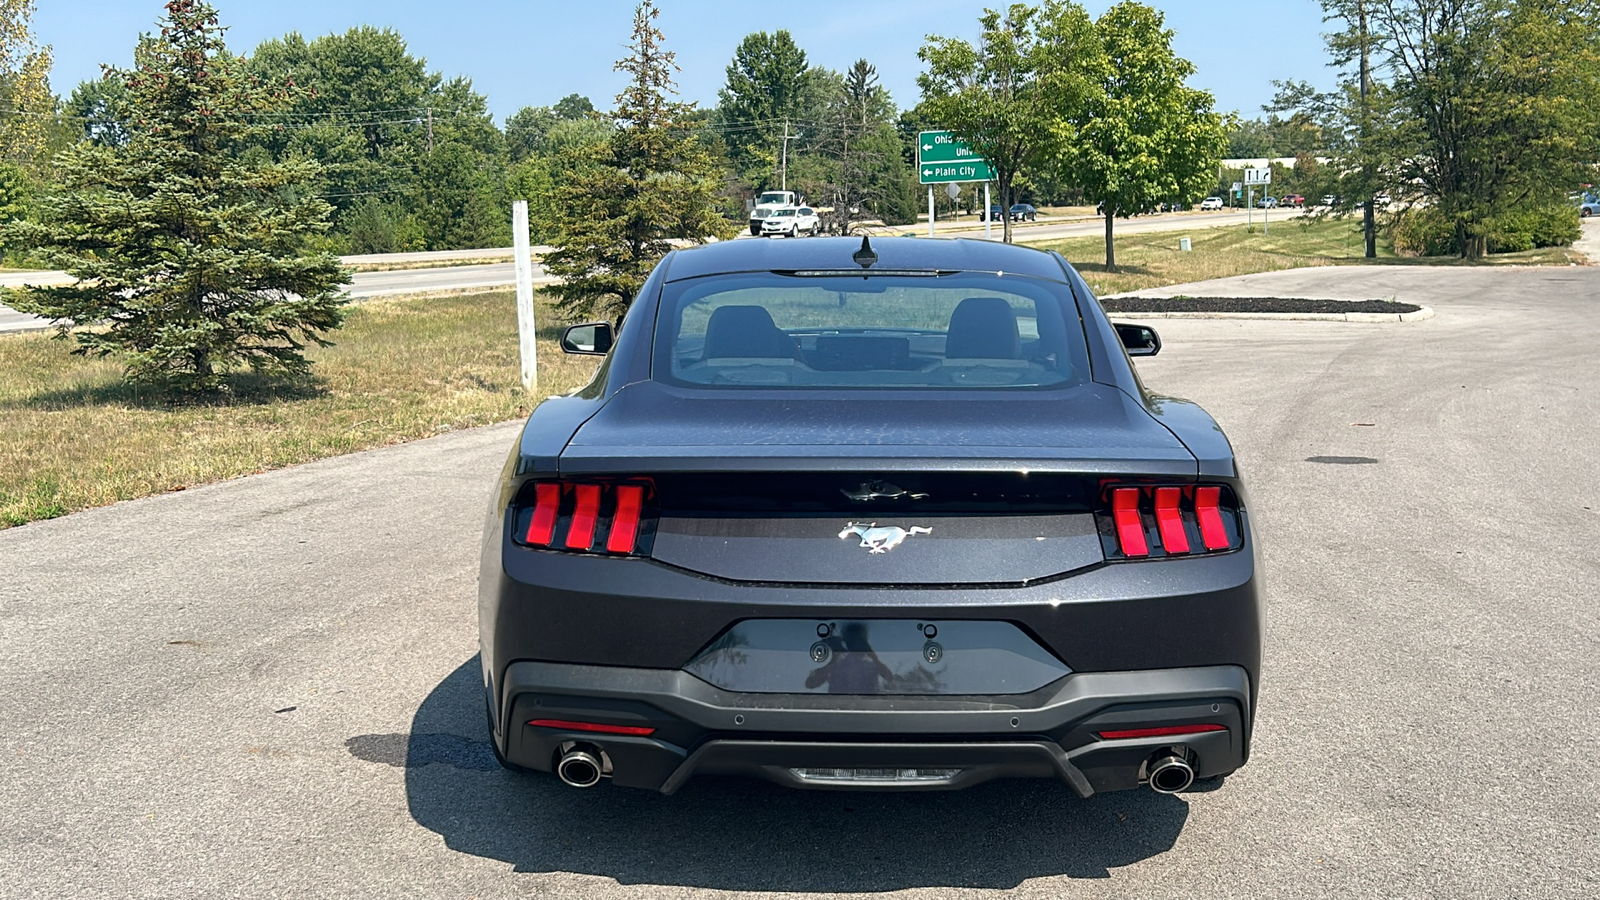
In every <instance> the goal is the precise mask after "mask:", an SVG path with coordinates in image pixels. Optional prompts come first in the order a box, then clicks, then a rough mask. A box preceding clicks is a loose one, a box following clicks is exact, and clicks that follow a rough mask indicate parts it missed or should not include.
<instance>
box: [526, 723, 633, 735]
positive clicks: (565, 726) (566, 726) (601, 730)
mask: <svg viewBox="0 0 1600 900" xmlns="http://www.w3.org/2000/svg"><path fill="white" fill-rule="evenodd" d="M528 724H529V725H532V726H534V727H536V728H556V729H560V730H561V731H586V732H589V733H591V734H617V735H622V736H625V737H649V736H650V735H652V734H655V733H656V730H655V729H654V728H649V727H645V726H642V725H606V724H604V723H601V722H575V721H571V720H569V719H529V720H528Z"/></svg>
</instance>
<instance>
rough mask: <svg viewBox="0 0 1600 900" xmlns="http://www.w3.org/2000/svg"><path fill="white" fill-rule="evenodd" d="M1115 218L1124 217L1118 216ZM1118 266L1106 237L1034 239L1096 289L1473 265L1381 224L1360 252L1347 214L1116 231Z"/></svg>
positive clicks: (1566, 256) (1492, 261)
mask: <svg viewBox="0 0 1600 900" xmlns="http://www.w3.org/2000/svg"><path fill="white" fill-rule="evenodd" d="M1118 224H1121V223H1120V221H1119V223H1118ZM1183 237H1187V238H1189V239H1190V242H1191V246H1192V248H1193V249H1192V250H1191V251H1190V252H1188V253H1184V252H1182V251H1180V250H1179V249H1178V239H1179V238H1183ZM1116 243H1117V267H1118V271H1116V272H1110V271H1107V270H1106V267H1105V239H1104V238H1103V237H1101V236H1095V237H1082V238H1071V239H1069V240H1063V241H1053V242H1049V243H1039V244H1034V245H1033V246H1036V247H1044V248H1048V249H1051V250H1058V251H1060V252H1061V255H1063V256H1065V257H1066V258H1067V259H1068V261H1070V262H1071V263H1072V264H1073V266H1074V267H1075V268H1077V270H1078V271H1079V272H1080V273H1081V274H1082V275H1083V277H1084V279H1085V280H1086V281H1088V282H1089V284H1090V286H1091V287H1093V288H1094V291H1095V293H1096V294H1102V295H1109V294H1119V293H1122V292H1124V291H1136V290H1140V289H1143V288H1153V287H1166V286H1168V285H1173V284H1187V283H1189V282H1191V281H1209V280H1210V279H1213V278H1228V277H1231V276H1234V275H1250V274H1253V273H1256V272H1275V271H1279V270H1282V269H1299V268H1304V267H1307V266H1336V265H1469V263H1465V262H1463V261H1461V260H1459V259H1456V258H1454V257H1427V258H1415V257H1409V258H1407V257H1399V256H1396V255H1395V252H1394V247H1393V245H1391V244H1390V243H1389V242H1388V241H1387V240H1385V239H1383V237H1382V233H1381V231H1380V237H1379V241H1378V258H1377V259H1375V260H1368V259H1365V258H1363V255H1362V250H1363V245H1362V241H1361V224H1360V222H1358V221H1354V220H1350V219H1322V220H1315V219H1295V220H1291V221H1283V222H1276V223H1271V224H1269V226H1268V229H1267V233H1266V234H1262V233H1261V225H1260V223H1259V222H1258V223H1257V224H1256V230H1255V232H1254V233H1251V232H1249V231H1247V230H1246V229H1245V228H1244V227H1241V226H1228V227H1222V228H1208V227H1196V228H1194V229H1191V230H1187V231H1162V232H1150V233H1146V234H1128V235H1118V236H1117V237H1116ZM1582 261H1583V258H1582V256H1581V255H1579V254H1577V253H1576V252H1574V251H1572V250H1570V249H1567V248H1559V247H1551V248H1545V249H1541V250H1530V251H1528V252H1526V253H1503V254H1496V255H1494V256H1492V257H1490V258H1489V260H1487V261H1486V262H1484V263H1476V265H1506V264H1517V265H1562V266H1564V265H1567V264H1568V263H1569V262H1582Z"/></svg>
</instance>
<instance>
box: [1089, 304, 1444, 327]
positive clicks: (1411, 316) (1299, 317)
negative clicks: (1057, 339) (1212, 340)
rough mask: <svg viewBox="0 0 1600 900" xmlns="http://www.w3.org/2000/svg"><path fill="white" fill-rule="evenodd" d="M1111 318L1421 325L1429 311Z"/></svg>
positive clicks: (1160, 314)
mask: <svg viewBox="0 0 1600 900" xmlns="http://www.w3.org/2000/svg"><path fill="white" fill-rule="evenodd" d="M1106 315H1107V316H1110V317H1111V318H1113V319H1259V320H1262V321H1268V322H1363V323H1366V324H1385V323H1393V322H1421V321H1422V320H1424V319H1431V318H1433V308H1432V307H1429V306H1424V307H1423V308H1421V309H1419V310H1417V311H1416V312H1408V313H1360V312H1353V313H1267V312H1261V313H1248V312H1243V313H1235V312H1108V313H1106Z"/></svg>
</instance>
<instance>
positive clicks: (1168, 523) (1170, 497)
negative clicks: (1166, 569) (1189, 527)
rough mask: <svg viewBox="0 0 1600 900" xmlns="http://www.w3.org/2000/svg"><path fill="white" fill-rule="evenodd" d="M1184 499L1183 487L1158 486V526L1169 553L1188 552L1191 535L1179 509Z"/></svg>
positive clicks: (1162, 541)
mask: <svg viewBox="0 0 1600 900" xmlns="http://www.w3.org/2000/svg"><path fill="white" fill-rule="evenodd" d="M1182 499H1183V488H1175V487H1164V488H1156V527H1157V528H1159V529H1160V530H1161V546H1163V547H1165V548H1166V549H1167V552H1168V553H1188V552H1189V535H1188V534H1186V533H1184V530H1183V514H1182V513H1181V512H1179V511H1178V501H1179V500H1182Z"/></svg>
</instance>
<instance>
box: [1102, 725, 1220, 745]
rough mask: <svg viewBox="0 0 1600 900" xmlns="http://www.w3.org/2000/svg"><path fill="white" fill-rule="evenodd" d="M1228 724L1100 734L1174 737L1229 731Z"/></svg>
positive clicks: (1114, 738)
mask: <svg viewBox="0 0 1600 900" xmlns="http://www.w3.org/2000/svg"><path fill="white" fill-rule="evenodd" d="M1227 730H1228V727H1227V726H1226V725H1218V724H1216V723H1214V722H1207V723H1205V724H1201V725H1163V726H1161V727H1159V728H1125V729H1122V730H1120V731H1101V732H1098V733H1097V734H1098V736H1099V737H1100V739H1101V740H1105V741H1126V740H1132V739H1133V738H1153V737H1172V736H1174V735H1180V734H1207V733H1210V732H1213V731H1227Z"/></svg>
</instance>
